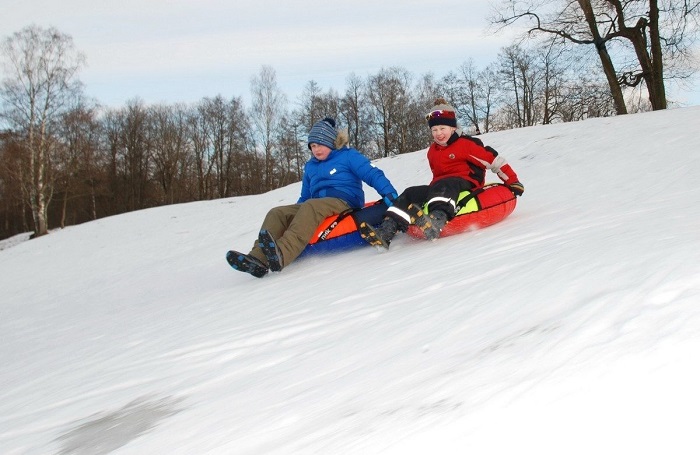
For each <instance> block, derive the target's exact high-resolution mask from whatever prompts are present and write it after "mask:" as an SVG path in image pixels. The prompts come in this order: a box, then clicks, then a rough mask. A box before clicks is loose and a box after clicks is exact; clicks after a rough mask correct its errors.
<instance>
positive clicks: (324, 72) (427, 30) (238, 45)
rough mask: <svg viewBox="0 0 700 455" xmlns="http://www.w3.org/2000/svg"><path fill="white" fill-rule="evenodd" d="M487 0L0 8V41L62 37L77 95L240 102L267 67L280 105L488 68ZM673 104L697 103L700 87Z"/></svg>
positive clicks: (215, 0) (203, 1)
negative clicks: (393, 80)
mask: <svg viewBox="0 0 700 455" xmlns="http://www.w3.org/2000/svg"><path fill="white" fill-rule="evenodd" d="M491 5H492V1H491V0H473V1H469V2H465V1H463V0H440V1H437V2H432V3H426V2H423V1H420V2H419V1H412V0H387V1H381V2H378V1H374V0H354V1H352V2H329V1H318V0H299V1H294V2H280V1H272V0H259V1H255V2H250V1H249V2H241V1H227V0H198V1H194V0H148V1H143V0H120V1H118V2H96V1H94V0H64V1H61V2H57V1H55V0H0V10H2V15H0V36H2V37H7V36H10V35H11V34H12V33H14V32H16V31H19V30H20V29H21V28H23V27H25V26H27V25H30V24H37V25H40V26H42V27H49V26H54V27H56V28H58V29H59V30H60V31H61V32H63V33H66V34H68V35H71V36H72V37H73V39H74V43H75V46H76V48H77V49H78V50H80V51H81V52H83V53H84V54H85V55H86V57H87V67H86V68H84V69H83V71H82V72H81V73H80V79H81V80H82V81H83V82H84V84H85V92H86V94H87V95H88V96H91V97H94V98H95V99H97V100H98V101H99V102H100V103H102V104H104V105H107V106H112V107H122V106H124V105H125V104H126V102H127V101H129V100H132V99H135V98H137V97H138V98H140V99H141V100H143V101H145V102H146V103H149V104H152V103H160V102H164V103H177V102H184V103H189V102H195V101H199V100H201V99H202V98H204V97H214V96H217V95H223V96H224V97H226V98H228V97H232V96H241V97H243V99H244V100H245V99H247V98H249V94H250V80H251V78H252V77H253V76H255V75H257V74H258V73H259V71H260V69H261V68H262V66H263V65H269V66H271V67H273V68H274V69H275V71H276V73H277V78H278V83H279V86H280V88H281V89H282V91H283V92H284V93H285V94H286V95H287V96H288V98H289V101H290V103H292V104H293V103H294V102H296V100H297V99H298V97H299V95H300V94H301V93H302V90H303V88H304V86H305V85H306V84H307V83H308V82H309V81H310V80H314V81H316V82H317V83H318V84H319V85H320V87H321V88H322V89H323V90H328V89H331V88H333V89H335V90H336V91H338V92H342V91H343V90H344V89H345V85H346V84H345V82H346V79H347V77H348V76H349V75H350V74H352V73H354V74H356V75H358V76H360V77H366V76H368V75H370V74H376V73H377V72H378V71H379V70H380V69H381V68H383V67H384V68H388V67H392V66H398V67H403V68H406V69H407V70H409V71H410V72H411V73H412V74H413V75H414V76H415V77H419V76H420V75H423V74H426V73H432V74H434V75H435V76H437V77H440V76H443V75H445V74H447V73H448V72H449V71H451V70H456V69H457V68H458V67H459V66H460V65H461V64H462V63H464V62H466V61H467V60H469V59H473V61H474V63H475V64H476V65H477V67H479V68H483V67H485V66H487V65H488V64H490V63H492V62H494V61H495V59H496V56H497V54H498V52H499V51H500V49H501V48H502V47H504V46H506V45H508V44H510V43H511V40H512V37H513V34H514V33H515V30H508V31H504V32H501V33H499V34H494V33H493V31H492V30H489V27H488V21H487V17H488V15H489V13H490V11H491V8H492V6H491ZM676 99H678V100H679V101H682V102H687V103H690V104H691V105H697V104H700V84H696V86H695V87H693V88H687V89H686V88H684V89H683V93H680V94H679V95H678V96H677V97H676Z"/></svg>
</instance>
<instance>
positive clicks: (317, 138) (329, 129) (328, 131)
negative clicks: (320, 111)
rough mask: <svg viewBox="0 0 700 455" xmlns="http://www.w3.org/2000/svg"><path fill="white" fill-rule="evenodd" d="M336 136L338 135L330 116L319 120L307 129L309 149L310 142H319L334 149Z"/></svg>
mask: <svg viewBox="0 0 700 455" xmlns="http://www.w3.org/2000/svg"><path fill="white" fill-rule="evenodd" d="M336 137H338V131H337V130H336V129H335V120H333V119H332V118H330V117H326V118H324V119H323V120H319V121H318V122H316V123H314V126H312V127H311V131H309V141H308V145H309V149H311V144H320V145H325V146H326V147H328V148H329V149H331V150H334V149H335V139H336Z"/></svg>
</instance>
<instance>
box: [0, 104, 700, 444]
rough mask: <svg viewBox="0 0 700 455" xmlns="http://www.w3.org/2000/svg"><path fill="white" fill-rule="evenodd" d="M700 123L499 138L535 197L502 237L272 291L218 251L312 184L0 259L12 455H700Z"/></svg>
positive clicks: (107, 228)
mask: <svg viewBox="0 0 700 455" xmlns="http://www.w3.org/2000/svg"><path fill="white" fill-rule="evenodd" d="M698 124H700V108H698V107H692V108H684V109H676V110H669V111H664V112H653V113H646V114H636V115H627V116H621V117H615V118H603V119H591V120H587V121H584V122H578V123H568V124H558V125H550V126H540V127H533V128H525V129H520V130H512V131H505V132H500V133H492V134H487V135H484V136H483V140H484V141H485V142H486V143H487V144H491V145H492V146H494V147H495V148H496V149H497V150H499V151H500V152H501V154H502V155H503V156H504V157H505V158H506V159H508V161H509V162H510V163H511V164H512V165H513V167H514V168H515V170H516V172H518V174H519V176H520V178H521V180H522V182H523V183H524V184H525V189H526V191H525V195H524V196H523V197H522V198H521V199H519V201H518V207H517V208H516V209H515V212H514V213H513V214H512V215H511V216H510V217H509V218H507V219H506V220H504V221H503V222H501V223H499V224H497V225H494V226H491V227H489V228H486V229H482V230H479V231H474V232H469V233H465V234H462V235H458V236H453V237H449V238H445V239H440V240H438V241H436V242H425V241H418V240H415V239H412V238H409V237H407V236H401V237H398V238H397V239H396V240H395V241H394V242H393V243H392V248H391V250H390V251H388V252H386V253H379V252H377V251H376V250H374V249H373V248H370V247H366V248H360V249H357V250H354V251H350V252H345V253H340V254H333V255H328V256H310V257H306V258H302V259H300V260H299V261H297V262H295V263H293V264H292V265H291V266H289V267H288V268H287V269H285V270H284V271H283V272H282V273H279V274H271V275H268V276H267V277H265V278H264V279H262V280H260V279H255V278H253V277H251V276H249V275H246V274H242V273H239V272H236V271H234V270H232V269H231V268H230V267H229V266H228V265H227V264H226V261H225V259H224V255H225V253H226V251H227V250H229V249H231V248H234V249H238V250H243V251H247V249H248V248H249V247H250V246H251V245H252V243H253V241H254V239H255V238H256V235H257V230H258V227H259V224H260V222H261V221H262V219H263V216H264V214H265V212H266V211H267V210H268V209H269V208H270V207H272V206H274V205H279V204H287V203H293V202H295V201H296V198H297V196H298V193H299V190H300V185H299V184H294V185H290V186H288V187H286V188H282V189H279V190H276V191H272V192H270V193H267V194H264V195H259V196H252V197H240V198H231V199H225V200H216V201H207V202H198V203H192V204H183V205H175V206H169V207H161V208H155V209H150V210H144V211H140V212H134V213H129V214H125V215H121V216H116V217H111V218H106V219H101V220H98V221H95V222H91V223H87V224H83V225H80V226H74V227H70V228H67V229H64V230H60V231H56V232H54V233H52V234H50V235H48V236H45V237H42V238H39V239H35V240H31V241H18V240H23V239H26V237H24V238H19V239H18V238H14V239H13V240H10V241H11V242H12V243H13V245H12V246H11V247H9V245H8V244H7V243H6V242H5V243H3V244H1V245H2V246H0V250H1V251H0V292H1V296H2V297H0V299H1V300H0V340H1V343H0V453H2V454H5V455H10V454H42V455H43V454H90V455H98V454H107V453H114V454H120V455H124V454H161V453H162V454H164V453H168V454H183V455H184V454H187V455H191V454H285V455H286V454H409V453H411V454H413V453H416V454H466V453H473V454H502V453H508V454H515V453H538V454H567V455H569V454H591V453H596V454H662V453H663V454H697V453H700V436H698V432H697V426H698V425H697V423H698V418H697V412H698V409H700V387H699V386H698V384H700V360H699V359H700V185H698V182H700V179H699V177H700V135H698V133H697V126H698ZM427 134H429V133H428V131H427V128H426V135H427ZM377 164H378V165H379V166H380V167H381V168H382V169H383V170H384V171H385V173H386V174H387V176H388V177H389V178H390V179H391V180H392V182H393V183H394V184H395V186H396V187H397V188H398V189H399V190H402V189H403V188H405V187H407V186H410V185H414V184H422V183H427V181H429V170H428V167H427V162H426V160H425V153H424V151H419V152H416V153H410V154H405V155H401V156H398V157H395V158H390V159H384V160H380V161H378V162H377ZM489 180H490V181H496V180H497V178H496V177H495V176H493V175H491V176H490V178H489ZM376 197H377V195H376V193H374V192H373V191H368V199H373V198H376Z"/></svg>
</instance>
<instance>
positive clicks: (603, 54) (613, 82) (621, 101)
mask: <svg viewBox="0 0 700 455" xmlns="http://www.w3.org/2000/svg"><path fill="white" fill-rule="evenodd" d="M578 4H579V6H580V7H581V10H582V11H583V14H584V15H585V16H586V22H587V23H588V28H589V29H590V30H591V35H592V36H593V42H594V43H595V46H596V50H597V51H598V57H599V58H600V63H601V64H602V65H603V72H604V73H605V78H606V79H607V80H608V86H609V87H610V94H611V95H612V97H613V102H614V103H615V111H616V112H617V114H618V115H622V114H626V113H627V106H626V105H625V97H624V96H623V95H622V88H621V87H620V82H619V81H618V80H617V74H616V72H615V65H613V62H612V59H611V58H610V54H608V49H607V48H606V47H605V41H604V40H603V39H602V38H601V37H600V33H599V32H598V27H597V25H596V19H595V15H594V14H593V8H592V7H591V2H590V1H589V0H578Z"/></svg>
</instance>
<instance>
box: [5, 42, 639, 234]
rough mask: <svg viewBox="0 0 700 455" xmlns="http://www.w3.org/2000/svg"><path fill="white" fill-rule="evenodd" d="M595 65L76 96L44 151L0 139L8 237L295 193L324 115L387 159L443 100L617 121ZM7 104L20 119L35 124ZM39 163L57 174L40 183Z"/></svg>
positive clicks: (550, 62)
mask: <svg viewBox="0 0 700 455" xmlns="http://www.w3.org/2000/svg"><path fill="white" fill-rule="evenodd" d="M56 39H59V40H66V37H65V35H59V37H58V38H56ZM587 62H588V61H587V60H586V59H585V58H581V55H573V54H571V53H566V52H565V50H563V49H560V50H559V51H558V52H555V51H554V48H553V47H552V46H532V47H527V48H525V47H521V46H512V47H508V48H505V49H503V50H502V51H501V52H500V53H499V54H498V56H497V59H496V61H495V62H494V63H492V64H491V65H489V66H488V67H486V68H483V69H479V68H477V67H476V66H475V65H474V64H473V63H472V62H471V61H467V62H465V63H463V64H462V65H461V66H459V67H458V68H456V69H454V70H452V71H449V72H448V73H447V74H445V75H443V76H442V77H439V78H438V77H436V76H434V75H433V74H424V75H421V76H419V77H416V76H414V75H412V74H411V73H410V72H409V71H407V70H405V69H403V68H397V67H390V68H383V69H381V70H379V71H378V72H377V73H376V74H371V75H369V76H367V77H360V76H357V75H355V74H350V75H349V76H348V77H347V80H346V86H345V88H344V91H343V92H342V93H339V92H338V91H336V90H335V89H333V88H331V89H328V90H323V89H322V88H321V87H319V86H318V84H317V83H316V82H314V81H313V80H312V81H309V82H308V84H307V85H306V86H305V89H304V91H303V93H302V94H301V95H300V96H299V97H298V98H297V99H296V100H293V101H291V102H290V101H289V100H288V99H287V97H286V95H285V94H284V93H283V92H282V90H281V89H280V87H279V86H278V83H277V77H276V73H275V70H274V69H273V68H271V67H263V68H261V70H260V72H259V74H257V75H256V76H255V77H253V79H252V81H251V87H250V95H251V101H250V105H248V106H246V105H245V104H244V102H243V99H242V97H240V96H233V97H230V98H228V97H224V96H221V95H219V96H215V97H212V98H204V99H202V100H200V101H198V102H196V103H193V104H188V105H184V104H165V105H146V104H144V103H143V102H141V101H140V100H138V99H134V100H132V101H129V102H128V103H126V105H125V106H124V107H121V108H103V107H100V106H99V104H98V103H97V102H96V101H92V102H91V101H89V100H86V99H85V98H84V96H83V95H82V93H81V92H80V91H79V90H74V91H71V92H70V96H69V97H68V101H67V102H65V103H64V105H63V106H64V107H63V108H62V109H60V110H58V109H57V110H56V115H53V116H47V117H46V119H45V121H44V122H43V123H41V127H42V129H41V131H42V134H44V136H43V137H44V139H43V142H42V143H41V144H38V145H32V144H33V143H32V142H31V135H29V134H28V132H27V131H28V129H25V128H24V127H22V125H23V124H22V122H21V121H19V120H17V121H14V122H13V121H8V122H7V125H9V127H7V128H6V129H5V130H4V131H3V132H2V133H1V134H0V237H2V238H5V237H8V236H11V235H14V234H16V233H20V232H28V231H35V230H37V227H36V226H37V225H41V223H42V220H41V219H39V220H37V215H36V213H37V212H38V213H41V210H42V209H41V204H44V205H45V209H43V210H44V211H45V213H46V219H45V220H44V221H43V223H44V225H45V226H47V227H48V228H55V227H63V226H66V225H72V224H77V223H82V222H85V221H88V220H94V219H97V218H101V217H105V216H109V215H115V214H119V213H124V212H128V211H133V210H139V209H144V208H148V207H154V206H159V205H164V204H174V203H182V202H189V201H198V200H206V199H214V198H225V197H231V196H240V195H249V194H256V193H261V192H265V191H269V190H271V189H274V188H277V187H280V186H284V185H287V184H290V183H292V182H295V181H298V180H300V178H301V175H302V171H303V165H304V163H305V161H306V160H307V159H308V157H309V152H308V149H307V144H306V135H307V133H308V130H309V128H310V127H311V125H312V124H313V123H314V122H315V121H317V120H319V119H321V118H323V117H324V116H332V117H334V118H336V119H337V121H338V124H339V126H340V127H341V128H347V129H348V133H349V136H350V142H351V145H352V146H353V147H355V148H357V149H358V150H360V151H361V152H363V153H365V154H366V155H367V156H368V157H369V158H371V159H375V158H380V157H386V156H391V155H395V154H400V153H405V152H413V151H416V150H419V149H422V148H425V147H427V146H428V144H429V140H430V134H429V131H428V129H427V126H426V123H425V119H424V116H425V113H426V112H427V110H428V109H429V108H430V106H432V103H433V101H434V99H435V98H436V97H437V96H442V97H445V98H446V99H448V100H449V101H450V102H451V103H452V104H453V105H454V106H455V107H456V108H457V110H458V113H459V114H460V119H459V121H460V124H461V126H462V127H463V128H464V129H465V130H466V131H467V132H470V133H472V134H480V133H486V132H489V131H495V130H503V129H509V128H518V127H525V126H530V125H536V124H547V123H552V122H569V121H577V120H581V119H584V118H587V117H598V116H609V115H615V107H614V104H613V102H612V99H611V96H610V90H609V88H608V86H607V83H606V81H605V80H604V79H601V77H600V74H599V73H597V72H596V71H595V69H594V66H591V65H592V64H591V63H587ZM5 88H6V90H5V92H4V94H5V95H6V96H5V98H6V101H7V99H8V97H7V94H8V91H7V87H5ZM4 106H5V109H6V111H5V112H4V114H5V115H4V118H5V119H6V120H11V119H13V115H15V116H16V117H17V119H20V120H21V116H20V115H19V114H18V113H17V110H16V109H14V108H13V106H12V105H11V104H10V103H7V102H6V104H5V105H4ZM646 108H647V107H646V105H645V103H644V102H640V103H639V106H638V109H646ZM13 109H14V110H13ZM37 130H38V129H37ZM34 134H35V135H36V134H37V133H34ZM28 138H29V139H28ZM30 150H38V151H39V152H41V153H38V154H37V153H34V152H32V153H30ZM37 157H39V158H37ZM30 160H32V162H30ZM37 160H41V163H40V164H42V165H44V166H45V169H42V170H40V172H42V174H38V175H39V176H40V178H41V179H42V181H41V182H40V184H37V177H36V176H35V175H37V172H38V171H37V170H36V165H37V163H36V162H35V161H37ZM37 187H38V188H39V190H37ZM37 191H43V193H39V194H37ZM39 196H40V197H41V198H40V202H41V204H39V205H35V204H34V201H36V200H39V199H37V198H39ZM37 207H39V208H37Z"/></svg>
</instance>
